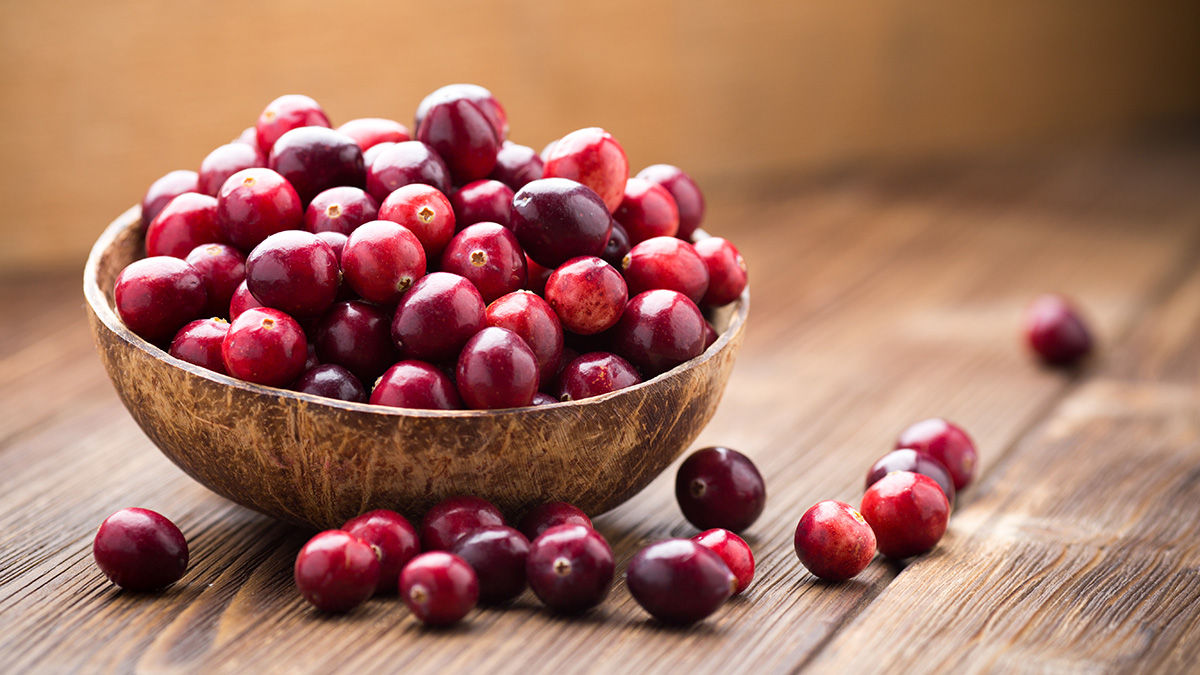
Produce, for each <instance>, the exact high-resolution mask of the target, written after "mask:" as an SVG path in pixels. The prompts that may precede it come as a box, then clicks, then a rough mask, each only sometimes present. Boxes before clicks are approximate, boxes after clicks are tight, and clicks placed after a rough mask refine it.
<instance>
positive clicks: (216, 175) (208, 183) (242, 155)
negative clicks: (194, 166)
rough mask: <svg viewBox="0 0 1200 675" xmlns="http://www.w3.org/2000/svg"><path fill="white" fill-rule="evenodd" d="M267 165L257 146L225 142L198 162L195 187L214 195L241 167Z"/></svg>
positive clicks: (249, 167)
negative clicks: (197, 178)
mask: <svg viewBox="0 0 1200 675" xmlns="http://www.w3.org/2000/svg"><path fill="white" fill-rule="evenodd" d="M266 165H267V162H266V160H265V159H264V157H263V155H262V153H261V152H259V151H258V146H256V145H247V144H245V143H238V142H234V143H227V144H225V145H222V146H219V147H217V148H216V149H215V150H213V151H212V152H210V153H208V156H207V157H205V158H204V161H203V162H200V177H199V180H198V182H197V189H198V190H199V191H200V192H202V193H204V194H206V195H209V196H211V197H216V196H217V193H218V192H220V191H221V186H222V185H224V184H225V181H226V180H227V179H228V178H229V177H230V176H232V175H233V174H235V173H237V172H239V171H241V170H242V169H253V168H256V167H264V166H266Z"/></svg>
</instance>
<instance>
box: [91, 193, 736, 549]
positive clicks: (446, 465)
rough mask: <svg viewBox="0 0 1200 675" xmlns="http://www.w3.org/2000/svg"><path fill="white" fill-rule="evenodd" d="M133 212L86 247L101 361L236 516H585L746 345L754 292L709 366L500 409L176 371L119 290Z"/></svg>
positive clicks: (698, 407)
mask: <svg viewBox="0 0 1200 675" xmlns="http://www.w3.org/2000/svg"><path fill="white" fill-rule="evenodd" d="M142 229H143V228H142V223H141V216H140V211H139V208H138V207H134V208H132V209H130V210H128V211H126V212H125V213H123V214H122V215H121V216H120V217H119V218H117V219H116V220H115V221H113V223H112V224H111V225H109V226H108V229H106V230H105V231H104V234H103V235H101V236H100V239H99V240H97V241H96V245H95V246H94V247H93V248H92V252H91V255H90V256H89V258H88V262H87V267H86V268H85V269H84V274H83V290H84V295H86V296H87V305H88V319H89V321H90V323H91V327H92V334H93V336H94V337H95V340H96V345H97V348H98V349H99V352H100V358H101V360H102V361H103V362H104V367H105V368H106V369H107V370H108V375H109V377H110V378H111V379H112V382H113V386H114V387H116V390H117V394H118V395H119V396H120V397H121V401H123V402H124V403H125V407H126V408H128V409H129V412H130V414H132V415H133V418H134V419H135V420H137V423H138V424H139V425H140V426H141V427H142V430H143V431H145V432H146V435H147V436H149V437H150V440H152V441H153V442H154V444H155V445H157V446H158V447H159V449H160V450H162V452H163V454H165V455H166V456H167V457H169V458H170V459H171V461H173V462H175V464H177V465H178V466H179V467H180V468H181V469H183V470H184V471H185V472H187V474H188V475H190V476H191V477H193V478H195V479H196V480H198V481H200V482H201V483H202V484H204V485H205V486H207V487H208V488H209V489H211V490H212V491H214V492H216V493H217V494H220V495H222V496H224V497H227V498H229V499H231V500H233V501H235V502H237V503H239V504H242V505H243V506H247V507H249V508H251V509H254V510H256V511H260V512H262V513H265V514H268V515H271V516H274V517H276V518H279V519H281V520H285V521H290V522H293V523H300V524H307V525H312V526H314V527H317V528H331V527H338V526H340V525H341V524H342V523H344V522H345V521H346V520H347V519H349V518H352V517H354V516H356V515H358V514H360V513H362V512H364V511H367V510H370V509H376V508H390V509H394V510H396V511H400V512H401V513H405V514H408V515H409V516H410V517H411V516H418V517H419V516H420V515H421V514H422V513H424V511H425V510H426V509H428V508H429V507H430V506H432V505H433V504H435V503H437V502H438V501H441V500H442V499H445V498H447V497H451V496H454V495H460V494H468V495H478V496H480V497H483V498H484V499H487V500H489V501H491V502H493V503H495V504H496V505H497V506H499V507H500V508H501V509H502V510H504V511H505V512H506V513H508V514H512V515H515V514H518V513H520V512H521V511H522V510H524V509H526V508H529V507H532V506H534V505H536V504H539V503H542V502H546V501H552V500H563V501H567V502H571V503H572V504H575V505H577V506H579V507H580V508H581V509H583V510H584V511H585V512H587V513H588V514H590V515H596V514H599V513H603V512H604V511H607V510H609V509H611V508H613V507H615V506H617V505H618V504H620V503H622V502H624V501H625V500H627V499H629V498H630V497H632V496H633V495H634V494H636V493H637V492H638V491H639V490H641V489H642V488H644V487H645V486H646V485H647V484H648V483H649V482H650V481H651V480H652V479H653V478H654V477H655V476H657V475H658V474H659V473H660V472H661V471H662V470H663V469H665V468H666V467H667V466H668V465H669V464H670V463H671V462H672V461H673V460H674V459H675V458H676V457H678V456H679V455H680V453H682V452H683V451H684V450H685V449H686V448H687V447H688V446H689V445H690V444H691V443H692V441H693V440H695V438H696V436H697V435H698V434H699V433H700V430H701V429H703V428H704V425H705V424H707V423H708V421H709V419H711V418H712V416H713V413H714V412H715V411H716V408H717V403H718V402H719V401H720V400H721V392H722V390H723V389H724V388H725V382H726V381H727V380H728V378H729V373H730V370H731V369H732V368H733V362H734V357H735V356H736V355H737V352H738V349H739V348H740V347H741V344H742V337H743V334H744V327H745V325H746V313H747V310H748V309H749V306H750V296H749V293H748V292H747V293H745V294H743V295H742V297H741V298H740V299H739V300H738V301H737V302H735V303H733V304H732V305H730V306H729V307H727V308H724V309H723V311H721V312H720V313H719V316H715V317H712V318H713V320H714V323H715V325H716V326H717V328H718V329H720V330H721V334H720V336H719V337H718V338H717V341H716V343H715V344H713V345H712V346H711V347H709V349H708V350H707V351H705V352H704V353H703V354H702V355H700V356H698V357H696V358H695V359H692V360H691V361H689V362H687V363H685V364H683V365H681V366H679V367H677V368H675V369H674V370H672V371H670V372H668V373H665V374H663V375H660V376H658V377H655V378H654V379H652V380H649V381H647V382H644V383H642V384H640V385H637V386H635V387H630V388H628V389H622V390H620V391H616V392H612V393H610V394H606V395H604V396H598V397H596V398H590V399H586V400H583V401H572V402H568V403H557V404H554V405H547V406H539V407H531V408H519V409H510V410H499V411H434V410H408V409H400V408H389V407H383V406H373V405H367V404H361V403H343V402H341V401H333V400H331V399H327V398H321V397H318V396H312V395H309V394H301V393H297V392H293V391H287V390H284V389H275V388H272V387H264V386H259V385H255V384H250V383H248V382H243V381H241V380H236V379H234V378H231V377H227V376H224V375H218V374H217V373H214V372H212V371H210V370H207V369H204V368H200V367H198V366H194V365H192V364H189V363H186V362H184V361H180V360H179V359H176V358H174V357H172V356H170V355H168V354H167V353H166V352H164V351H163V350H161V349H159V348H158V347H155V346H154V345H152V344H150V343H148V342H146V341H145V340H143V339H142V338H140V337H138V336H137V335H134V334H133V333H132V332H130V330H129V329H128V328H126V327H125V325H124V324H123V323H121V321H120V319H119V318H117V315H116V312H115V311H114V310H113V293H112V290H113V282H114V281H115V279H116V276H117V274H118V273H119V272H120V271H121V270H122V269H123V268H124V267H125V266H126V265H128V264H129V263H130V262H132V261H134V260H136V259H138V258H140V257H142V256H143V255H144V246H143V242H142Z"/></svg>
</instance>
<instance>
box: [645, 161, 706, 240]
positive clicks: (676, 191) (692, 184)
mask: <svg viewBox="0 0 1200 675" xmlns="http://www.w3.org/2000/svg"><path fill="white" fill-rule="evenodd" d="M637 177H638V178H644V179H646V180H648V181H650V182H653V183H658V184H659V185H661V186H663V187H664V188H666V189H667V192H670V193H671V197H673V198H674V199H675V206H676V207H677V208H678V209H679V232H677V233H676V234H675V236H677V237H679V238H680V239H683V240H686V241H691V239H692V234H693V233H694V232H695V231H696V228H698V227H700V224H701V223H702V222H703V221H704V194H703V193H702V192H700V187H699V186H698V185H696V181H694V180H692V178H691V176H689V175H687V174H686V173H684V172H683V170H682V169H680V168H679V167H676V166H671V165H670V164H655V165H654V166H648V167H646V168H644V169H642V170H641V171H639V172H638V175H637Z"/></svg>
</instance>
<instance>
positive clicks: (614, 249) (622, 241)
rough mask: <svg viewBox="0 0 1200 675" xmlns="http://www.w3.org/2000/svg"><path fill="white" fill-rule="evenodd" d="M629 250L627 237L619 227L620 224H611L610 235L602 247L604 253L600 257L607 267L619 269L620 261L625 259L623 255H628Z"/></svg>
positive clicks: (623, 229)
mask: <svg viewBox="0 0 1200 675" xmlns="http://www.w3.org/2000/svg"><path fill="white" fill-rule="evenodd" d="M629 248H630V244H629V235H628V234H626V233H625V228H624V227H621V224H620V223H618V222H613V226H612V234H610V235H609V236H608V243H607V244H605V245H604V252H603V253H601V254H600V257H601V258H602V259H604V262H606V263H608V264H609V265H612V266H613V267H615V268H616V269H621V261H622V260H624V259H625V254H627V253H629Z"/></svg>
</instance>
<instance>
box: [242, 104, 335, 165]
mask: <svg viewBox="0 0 1200 675" xmlns="http://www.w3.org/2000/svg"><path fill="white" fill-rule="evenodd" d="M329 126H332V125H330V124H329V118H328V117H327V116H326V115H325V111H324V110H322V109H321V105H320V104H319V103H317V102H316V101H314V100H312V99H311V98H309V97H307V96H303V95H300V94H287V95H285V96H280V97H279V98H277V99H275V100H274V101H271V102H270V103H268V104H267V107H266V108H265V109H264V110H263V111H262V114H261V115H259V116H258V124H256V125H255V130H256V131H257V138H258V149H259V150H260V151H261V152H262V154H263V155H269V154H270V153H271V148H273V147H275V141H278V140H279V137H280V136H283V135H284V134H285V133H287V132H289V131H291V130H292V129H298V128H300V127H329Z"/></svg>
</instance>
